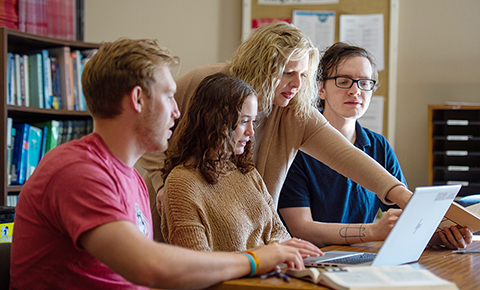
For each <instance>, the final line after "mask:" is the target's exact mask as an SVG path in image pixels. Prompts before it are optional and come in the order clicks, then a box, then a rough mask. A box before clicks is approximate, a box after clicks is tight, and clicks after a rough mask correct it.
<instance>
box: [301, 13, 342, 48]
mask: <svg viewBox="0 0 480 290" xmlns="http://www.w3.org/2000/svg"><path fill="white" fill-rule="evenodd" d="M292 23H293V24H294V25H295V26H296V27H298V28H299V29H300V30H302V31H303V32H304V33H305V34H306V35H308V37H310V39H311V40H312V42H313V44H314V45H315V46H316V47H317V48H318V50H319V51H320V52H323V51H324V50H325V49H326V48H327V47H329V46H330V45H332V44H333V43H334V42H335V11H303V10H294V11H293V16H292Z"/></svg>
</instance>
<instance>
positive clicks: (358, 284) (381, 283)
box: [286, 265, 458, 290]
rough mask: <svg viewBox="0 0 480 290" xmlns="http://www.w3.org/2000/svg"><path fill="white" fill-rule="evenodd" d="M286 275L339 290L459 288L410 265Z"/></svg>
mask: <svg viewBox="0 0 480 290" xmlns="http://www.w3.org/2000/svg"><path fill="white" fill-rule="evenodd" d="M286 274H287V275H289V276H291V277H296V278H299V279H302V280H306V281H309V282H312V283H315V284H319V285H323V286H326V287H329V288H332V289H338V290H363V289H365V290H366V289H432V290H433V289H435V290H449V289H458V288H457V286H456V285H455V283H453V282H450V281H447V280H444V279H441V278H439V277H437V276H435V275H434V274H433V273H432V272H430V271H429V270H427V269H414V268H413V267H412V266H410V265H400V266H388V267H387V266H385V267H371V266H360V267H345V268H336V269H335V271H333V270H332V271H329V270H324V269H318V268H306V269H304V270H296V269H288V270H287V271H286Z"/></svg>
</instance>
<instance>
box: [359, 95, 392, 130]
mask: <svg viewBox="0 0 480 290" xmlns="http://www.w3.org/2000/svg"><path fill="white" fill-rule="evenodd" d="M384 100H385V98H384V97H383V96H372V100H371V101H370V106H369V107H368V109H367V111H366V112H365V114H364V115H363V116H362V117H361V118H360V119H358V122H360V125H362V127H365V128H368V129H370V130H372V131H373V132H376V133H379V134H382V135H383V105H384V104H383V103H384Z"/></svg>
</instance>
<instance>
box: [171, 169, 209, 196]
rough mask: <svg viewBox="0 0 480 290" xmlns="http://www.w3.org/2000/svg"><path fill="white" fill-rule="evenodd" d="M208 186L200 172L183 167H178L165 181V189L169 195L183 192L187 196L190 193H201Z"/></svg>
mask: <svg viewBox="0 0 480 290" xmlns="http://www.w3.org/2000/svg"><path fill="white" fill-rule="evenodd" d="M206 186H208V183H207V182H206V181H205V179H204V178H203V176H202V175H201V173H200V171H198V170H196V169H189V168H186V167H185V166H183V165H178V166H176V167H175V168H174V169H172V171H171V172H170V174H168V176H167V179H166V180H165V189H166V192H168V193H169V194H175V193H179V192H181V193H182V194H186V193H188V192H191V193H195V192H199V191H201V189H202V188H204V187H206Z"/></svg>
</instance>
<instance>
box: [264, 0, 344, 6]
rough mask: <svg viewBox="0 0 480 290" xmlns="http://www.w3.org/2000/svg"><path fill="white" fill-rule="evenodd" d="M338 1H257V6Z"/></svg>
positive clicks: (334, 2)
mask: <svg viewBox="0 0 480 290" xmlns="http://www.w3.org/2000/svg"><path fill="white" fill-rule="evenodd" d="M338 2H340V0H258V1H257V3H258V4H259V5H294V4H337V3H338Z"/></svg>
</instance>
